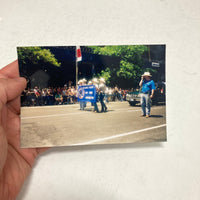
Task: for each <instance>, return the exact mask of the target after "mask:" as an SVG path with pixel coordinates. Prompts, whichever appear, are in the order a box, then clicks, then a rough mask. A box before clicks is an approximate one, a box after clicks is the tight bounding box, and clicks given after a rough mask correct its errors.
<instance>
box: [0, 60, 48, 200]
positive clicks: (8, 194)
mask: <svg viewBox="0 0 200 200" xmlns="http://www.w3.org/2000/svg"><path fill="white" fill-rule="evenodd" d="M25 87H26V80H25V79H24V78H19V71H18V62H17V61H15V62H13V63H11V64H9V65H8V66H6V67H4V68H3V69H1V70H0V94H1V95H0V197H1V199H5V200H7V199H9V200H12V199H16V197H17V195H18V193H19V192H20V190H21V188H22V185H23V183H24V181H25V179H26V178H27V177H28V175H29V174H30V172H31V168H32V166H33V164H34V161H35V159H36V157H37V156H38V154H39V153H41V152H43V151H45V150H46V148H38V149H37V148H32V149H21V148H20V118H19V114H20V94H21V92H22V91H23V90H24V88H25Z"/></svg>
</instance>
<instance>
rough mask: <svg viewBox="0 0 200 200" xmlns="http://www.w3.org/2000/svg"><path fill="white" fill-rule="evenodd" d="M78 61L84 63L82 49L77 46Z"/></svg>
mask: <svg viewBox="0 0 200 200" xmlns="http://www.w3.org/2000/svg"><path fill="white" fill-rule="evenodd" d="M76 61H77V62H79V61H82V55H81V48H80V46H76Z"/></svg>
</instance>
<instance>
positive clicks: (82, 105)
mask: <svg viewBox="0 0 200 200" xmlns="http://www.w3.org/2000/svg"><path fill="white" fill-rule="evenodd" d="M78 85H79V86H82V85H83V80H79V81H78ZM80 110H84V104H83V101H80Z"/></svg>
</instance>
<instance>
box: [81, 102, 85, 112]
mask: <svg viewBox="0 0 200 200" xmlns="http://www.w3.org/2000/svg"><path fill="white" fill-rule="evenodd" d="M84 107H85V106H84V101H80V110H84Z"/></svg>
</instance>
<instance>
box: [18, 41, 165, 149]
mask: <svg viewBox="0 0 200 200" xmlns="http://www.w3.org/2000/svg"><path fill="white" fill-rule="evenodd" d="M18 61H19V69H20V75H21V76H23V77H25V78H26V79H27V88H26V89H25V90H24V91H23V93H22V94H21V146H22V147H45V146H75V145H95V144H117V143H145V142H163V141H166V138H167V136H166V95H165V94H166V90H165V88H166V87H165V45H123V46H81V47H80V46H76V47H74V46H70V47H19V48H18Z"/></svg>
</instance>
